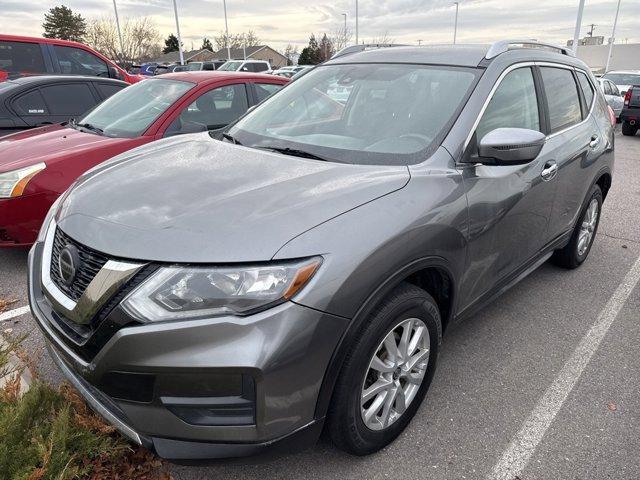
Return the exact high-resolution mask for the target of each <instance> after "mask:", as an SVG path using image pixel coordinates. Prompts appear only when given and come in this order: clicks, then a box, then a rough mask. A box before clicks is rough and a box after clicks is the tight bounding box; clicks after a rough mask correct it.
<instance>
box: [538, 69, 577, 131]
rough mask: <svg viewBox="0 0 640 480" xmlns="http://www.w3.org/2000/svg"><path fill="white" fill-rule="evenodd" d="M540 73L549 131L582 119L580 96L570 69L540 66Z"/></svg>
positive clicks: (573, 123) (557, 129)
mask: <svg viewBox="0 0 640 480" xmlns="http://www.w3.org/2000/svg"><path fill="white" fill-rule="evenodd" d="M540 73H541V74H542V82H543V83H544V91H545V94H546V96H547V104H548V107H549V123H550V127H551V132H552V133H553V132H557V131H559V130H562V129H563V128H567V127H570V126H571V125H575V124H576V123H580V121H581V120H582V111H581V109H580V98H579V97H578V88H577V85H576V82H575V80H574V79H573V73H572V72H571V70H567V69H565V68H554V67H541V68H540Z"/></svg>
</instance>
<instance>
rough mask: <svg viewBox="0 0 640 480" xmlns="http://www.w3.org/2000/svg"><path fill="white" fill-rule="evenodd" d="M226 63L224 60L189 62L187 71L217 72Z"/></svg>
mask: <svg viewBox="0 0 640 480" xmlns="http://www.w3.org/2000/svg"><path fill="white" fill-rule="evenodd" d="M225 63H227V62H226V61H224V60H212V61H206V62H189V63H187V70H188V71H191V72H193V71H198V70H218V69H219V68H220V67H221V66H222V65H224V64H225Z"/></svg>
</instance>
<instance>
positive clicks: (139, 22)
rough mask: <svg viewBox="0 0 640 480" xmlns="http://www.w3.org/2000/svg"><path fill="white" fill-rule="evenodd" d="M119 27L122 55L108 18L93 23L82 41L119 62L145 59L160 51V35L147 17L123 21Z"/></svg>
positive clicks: (111, 22)
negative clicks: (120, 29)
mask: <svg viewBox="0 0 640 480" xmlns="http://www.w3.org/2000/svg"><path fill="white" fill-rule="evenodd" d="M120 26H121V28H122V43H123V48H124V52H123V51H121V47H120V39H119V38H118V29H117V26H116V22H115V20H114V19H113V18H111V17H104V18H101V19H97V20H92V21H91V22H90V24H89V27H88V28H87V35H86V38H85V41H86V43H87V44H89V45H90V46H92V47H93V48H95V49H96V50H98V51H99V52H101V53H102V54H103V55H106V56H107V57H109V58H114V59H117V60H118V61H120V62H139V61H142V60H148V59H151V58H153V57H154V55H157V54H158V52H159V51H161V50H162V48H161V47H160V34H159V33H158V30H157V29H156V26H155V24H154V23H153V21H152V20H151V19H149V18H148V17H138V18H125V19H123V21H121V23H120Z"/></svg>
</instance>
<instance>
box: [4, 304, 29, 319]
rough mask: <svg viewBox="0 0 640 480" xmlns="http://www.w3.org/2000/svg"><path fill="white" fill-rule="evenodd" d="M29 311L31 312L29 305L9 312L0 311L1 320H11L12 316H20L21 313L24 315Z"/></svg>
mask: <svg viewBox="0 0 640 480" xmlns="http://www.w3.org/2000/svg"><path fill="white" fill-rule="evenodd" d="M27 312H29V305H25V306H24V307H20V308H15V309H13V310H9V311H8V312H4V313H0V322H1V321H3V320H9V319H10V318H14V317H19V316H20V315H24V314H25V313H27Z"/></svg>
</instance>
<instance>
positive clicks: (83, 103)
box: [40, 82, 101, 123]
mask: <svg viewBox="0 0 640 480" xmlns="http://www.w3.org/2000/svg"><path fill="white" fill-rule="evenodd" d="M40 92H41V93H42V96H43V97H44V101H45V103H46V104H47V108H48V111H49V122H50V123H61V122H67V121H69V120H70V119H71V118H80V117H82V116H83V115H84V114H85V113H87V112H88V111H89V110H91V109H92V108H93V107H95V106H96V105H97V104H98V103H100V101H101V100H100V98H99V97H97V95H96V94H94V92H93V89H92V88H91V86H90V85H89V82H70V83H59V84H58V83H57V84H54V85H47V86H44V87H41V88H40Z"/></svg>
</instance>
